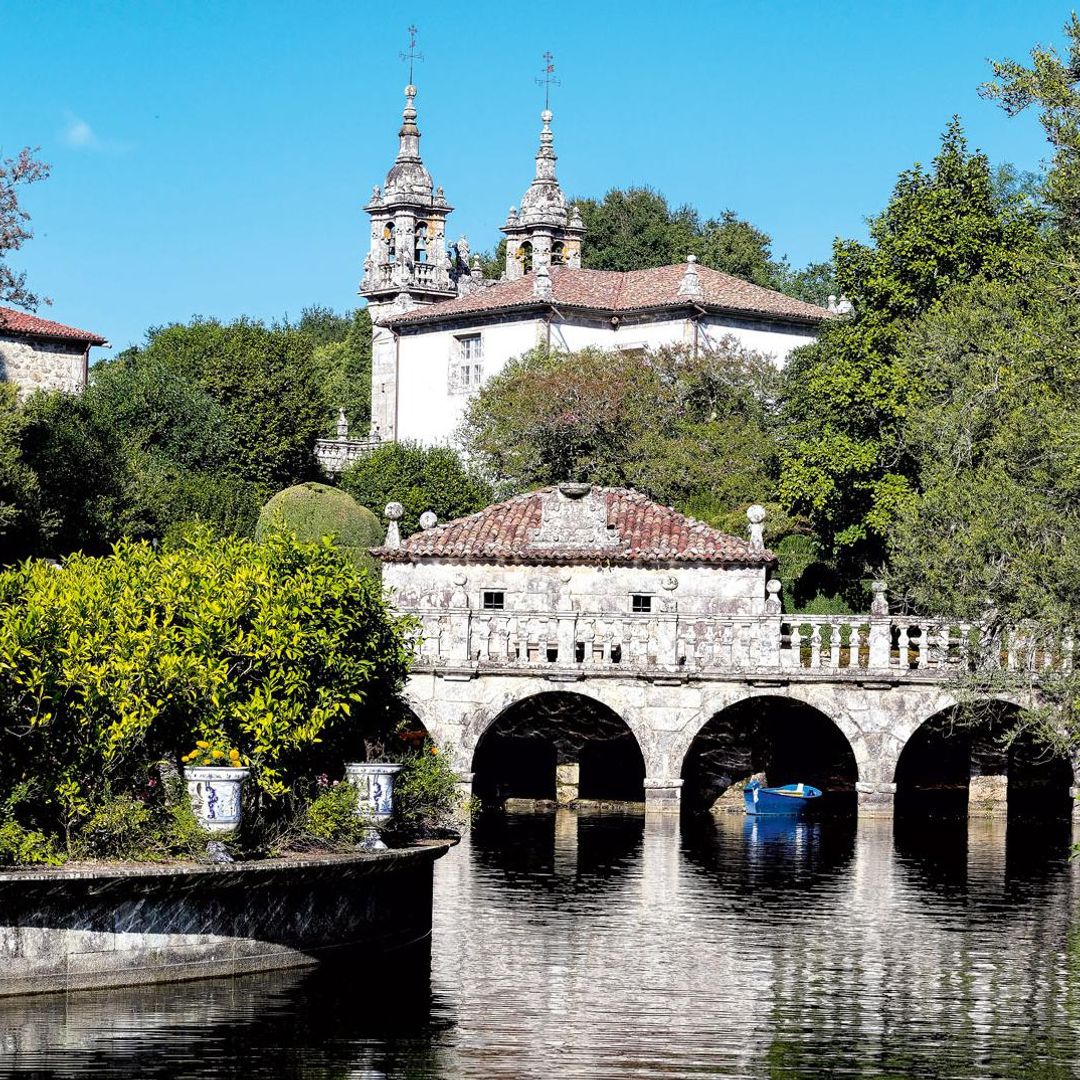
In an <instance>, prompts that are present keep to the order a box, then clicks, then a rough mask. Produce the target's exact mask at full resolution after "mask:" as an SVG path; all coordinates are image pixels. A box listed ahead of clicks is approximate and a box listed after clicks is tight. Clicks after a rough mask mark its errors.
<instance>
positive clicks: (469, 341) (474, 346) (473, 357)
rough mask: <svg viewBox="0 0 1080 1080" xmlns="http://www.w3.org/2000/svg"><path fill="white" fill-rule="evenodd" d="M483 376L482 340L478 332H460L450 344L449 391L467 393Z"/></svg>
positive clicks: (476, 385)
mask: <svg viewBox="0 0 1080 1080" xmlns="http://www.w3.org/2000/svg"><path fill="white" fill-rule="evenodd" d="M483 377H484V342H483V339H482V338H481V336H480V334H460V335H458V336H457V337H455V338H454V339H453V343H452V345H451V346H450V392H451V393H452V394H469V393H472V392H474V391H476V390H479V389H480V382H481V380H482V379H483Z"/></svg>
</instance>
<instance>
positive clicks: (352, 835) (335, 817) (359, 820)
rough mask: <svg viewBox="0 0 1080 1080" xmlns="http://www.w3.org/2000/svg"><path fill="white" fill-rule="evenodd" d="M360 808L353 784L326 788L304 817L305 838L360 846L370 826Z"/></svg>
mask: <svg viewBox="0 0 1080 1080" xmlns="http://www.w3.org/2000/svg"><path fill="white" fill-rule="evenodd" d="M324 779H325V778H324ZM357 806H358V795H357V791H356V788H354V787H353V786H352V784H348V783H345V782H338V783H332V784H330V783H327V784H324V786H323V787H321V788H320V789H319V792H318V794H317V795H316V796H315V797H314V798H313V799H312V800H311V801H310V802H309V803H308V804H307V806H306V807H305V808H304V810H303V813H302V814H301V820H300V832H301V835H302V836H303V837H304V838H305V839H308V838H310V839H312V840H318V841H322V842H324V843H328V844H358V843H359V842H360V841H361V840H362V839H363V838H364V834H365V833H366V831H367V829H368V827H369V824H368V823H367V822H365V821H364V819H363V817H361V815H360V814H359V812H358V810H357Z"/></svg>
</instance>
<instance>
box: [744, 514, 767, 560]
mask: <svg viewBox="0 0 1080 1080" xmlns="http://www.w3.org/2000/svg"><path fill="white" fill-rule="evenodd" d="M746 520H747V521H749V522H750V550H751V551H764V550H765V507H764V506H759V505H758V504H757V503H754V505H753V506H750V507H747V510H746Z"/></svg>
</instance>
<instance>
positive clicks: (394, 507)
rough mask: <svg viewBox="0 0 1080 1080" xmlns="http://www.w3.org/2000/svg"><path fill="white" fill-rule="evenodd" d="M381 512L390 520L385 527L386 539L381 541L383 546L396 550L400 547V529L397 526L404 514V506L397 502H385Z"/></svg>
mask: <svg viewBox="0 0 1080 1080" xmlns="http://www.w3.org/2000/svg"><path fill="white" fill-rule="evenodd" d="M383 514H385V516H386V518H387V520H388V521H389V522H390V524H389V525H387V527H386V539H385V540H384V541H383V547H385V548H390V549H391V550H396V549H397V548H399V547H401V529H399V528H398V522H399V521H400V520H401V519H402V517H403V516H404V514H405V507H404V506H402V505H401V503H399V502H392V503H387V504H386V509H385V510H384V511H383Z"/></svg>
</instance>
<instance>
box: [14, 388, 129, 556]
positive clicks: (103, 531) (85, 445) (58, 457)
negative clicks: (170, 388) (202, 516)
mask: <svg viewBox="0 0 1080 1080" xmlns="http://www.w3.org/2000/svg"><path fill="white" fill-rule="evenodd" d="M19 446H20V452H21V457H22V461H23V464H24V466H25V467H26V468H28V469H30V470H32V472H33V473H34V475H35V477H36V498H35V510H34V517H35V519H36V520H35V529H34V535H33V537H32V538H29V537H28V538H27V539H28V541H29V542H28V543H27V546H26V549H25V550H24V551H23V552H22V554H23V555H30V554H38V555H41V554H46V555H57V554H62V553H66V552H69V551H76V550H80V551H86V552H90V553H94V552H101V551H105V550H108V548H109V546H110V545H111V544H112V543H113V542H114V541H116V540H118V539H119V538H120V536H121V535H123V533H124V531H125V529H126V528H127V527H128V525H129V523H130V519H129V515H128V505H129V497H130V490H131V473H130V471H129V468H128V460H127V457H126V455H125V452H124V447H123V443H122V442H121V438H120V435H119V432H118V430H117V429H116V428H115V427H114V426H112V425H111V424H110V423H107V422H103V419H102V417H101V416H100V415H99V414H98V413H96V412H95V410H94V409H93V407H92V405H91V401H90V399H89V398H88V397H87V396H86V395H82V396H73V395H70V394H34V395H33V396H32V397H31V398H30V399H29V400H28V401H27V402H26V405H25V407H24V409H23V416H22V423H21V433H20V438H19Z"/></svg>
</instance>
